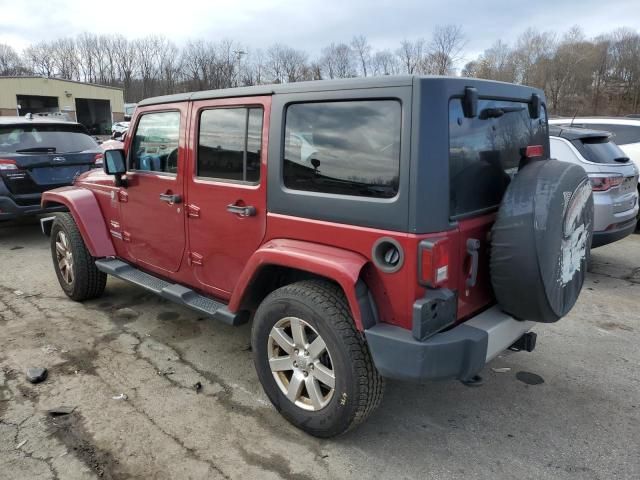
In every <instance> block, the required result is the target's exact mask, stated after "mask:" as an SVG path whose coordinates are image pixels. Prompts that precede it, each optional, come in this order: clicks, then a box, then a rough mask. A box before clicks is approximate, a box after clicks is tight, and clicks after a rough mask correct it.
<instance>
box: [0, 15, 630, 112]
mask: <svg viewBox="0 0 640 480" xmlns="http://www.w3.org/2000/svg"><path fill="white" fill-rule="evenodd" d="M466 49H468V42H467V40H466V36H465V34H464V32H463V29H462V28H461V27H460V26H457V25H445V26H437V27H435V29H434V31H433V33H432V35H431V37H430V38H427V39H425V38H418V39H411V40H407V39H405V40H403V41H401V42H399V46H398V48H396V49H383V50H377V49H374V48H373V46H372V45H371V44H370V43H369V41H368V40H367V38H366V37H365V36H363V35H358V36H354V37H353V38H352V39H351V41H349V42H338V43H336V42H333V43H331V44H329V45H327V46H326V47H324V48H322V50H321V52H320V54H319V55H316V56H311V55H309V53H308V52H306V51H304V50H301V49H296V48H294V47H291V46H288V45H283V44H279V43H276V44H274V45H271V46H270V47H268V48H265V49H259V48H258V49H250V48H249V47H248V46H246V45H244V44H242V43H241V42H237V41H234V40H221V41H207V40H202V39H200V40H192V41H188V42H186V43H185V44H184V45H182V46H178V45H176V44H175V43H174V42H172V41H171V40H170V39H169V38H167V37H166V36H162V35H152V36H148V37H144V38H139V39H127V38H125V37H124V36H122V35H96V34H93V33H88V32H85V33H82V34H80V35H78V36H76V37H65V38H60V39H57V40H53V41H45V42H39V43H35V44H32V45H30V46H28V47H27V48H25V49H24V50H23V51H22V52H20V53H18V52H16V51H15V50H14V49H13V48H11V47H10V46H8V45H3V44H0V75H40V76H45V77H56V78H63V79H69V80H77V81H82V82H88V83H98V84H102V85H110V86H117V87H122V88H124V91H125V100H126V101H127V102H137V101H139V100H141V99H142V98H146V97H150V96H155V95H164V94H171V93H178V92H186V91H191V90H207V89H218V88H228V87H235V86H248V85H259V84H271V83H287V82H298V81H303V80H321V79H333V78H348V77H357V76H362V77H368V76H377V75H398V74H421V75H428V74H434V75H456V74H459V75H462V76H468V77H478V78H486V79H492V80H502V81H506V82H513V83H522V84H526V85H531V86H535V87H539V88H541V89H543V90H544V91H545V93H546V95H547V101H548V106H549V111H550V113H551V114H558V115H574V114H576V113H578V114H582V115H587V114H597V115H604V114H607V115H622V114H627V113H638V112H640V34H638V32H637V31H635V30H631V29H627V28H620V29H617V30H614V31H612V32H610V33H607V34H604V35H600V36H598V37H595V38H587V37H586V36H585V35H584V33H583V32H582V31H581V29H580V28H579V27H573V28H571V29H570V30H568V31H567V32H565V33H563V34H557V33H554V32H548V31H540V30H536V29H528V30H526V31H525V32H523V33H522V34H521V35H520V36H519V37H518V38H517V39H516V41H515V42H513V43H512V44H508V43H505V42H504V41H502V40H497V41H496V42H495V43H494V44H493V45H492V46H491V47H490V48H488V49H487V50H485V51H484V52H483V53H482V54H480V55H479V56H478V57H477V58H475V59H473V60H471V61H467V62H466V63H465V62H464V60H465V58H467V59H468V57H466V55H465V50H466ZM460 67H461V68H460Z"/></svg>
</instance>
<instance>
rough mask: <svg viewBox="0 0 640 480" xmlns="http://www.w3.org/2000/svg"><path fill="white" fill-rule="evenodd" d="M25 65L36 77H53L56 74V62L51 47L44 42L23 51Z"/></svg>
mask: <svg viewBox="0 0 640 480" xmlns="http://www.w3.org/2000/svg"><path fill="white" fill-rule="evenodd" d="M23 55H24V59H25V63H26V64H27V65H28V66H29V68H30V70H31V71H33V72H34V73H35V74H36V75H40V76H43V77H53V76H54V75H55V73H56V60H55V58H54V51H53V46H52V45H51V44H49V43H46V42H40V43H36V44H35V45H31V46H29V47H27V48H26V49H25V50H24V53H23Z"/></svg>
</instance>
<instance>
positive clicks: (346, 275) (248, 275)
mask: <svg viewBox="0 0 640 480" xmlns="http://www.w3.org/2000/svg"><path fill="white" fill-rule="evenodd" d="M366 263H367V259H366V258H365V257H363V256H362V255H360V254H358V253H355V252H351V251H348V250H343V249H341V248H336V247H330V246H327V245H320V244H317V243H311V242H304V241H300V240H286V239H276V240H270V241H269V242H267V243H265V244H264V245H262V246H261V247H260V248H259V249H258V250H257V251H256V252H255V253H254V254H253V255H252V256H251V258H250V259H249V261H248V262H247V265H246V266H245V268H244V270H243V271H242V274H241V275H240V278H239V279H238V283H237V285H236V288H235V289H234V291H233V294H232V296H231V300H230V302H229V310H231V311H232V312H236V311H238V309H239V308H240V302H241V301H242V297H243V296H244V294H245V292H246V291H247V289H248V288H249V286H250V285H251V282H252V281H253V279H254V278H255V277H256V275H257V273H258V272H259V271H260V269H261V268H263V267H265V266H267V265H278V266H282V267H290V268H296V269H298V270H303V271H306V272H310V273H314V274H316V275H320V276H323V277H326V278H329V279H331V280H333V281H335V282H337V283H338V284H339V285H340V286H341V287H342V289H343V290H344V293H345V295H346V297H347V301H348V302H349V306H350V307H351V312H352V313H353V318H354V320H355V323H356V327H357V328H358V329H359V330H363V326H362V315H361V312H360V306H359V304H358V300H357V295H356V282H357V281H358V278H359V276H360V270H362V267H363V266H364V265H365V264H366Z"/></svg>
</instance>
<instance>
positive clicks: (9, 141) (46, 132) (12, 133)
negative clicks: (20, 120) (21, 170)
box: [0, 124, 99, 153]
mask: <svg viewBox="0 0 640 480" xmlns="http://www.w3.org/2000/svg"><path fill="white" fill-rule="evenodd" d="M97 149H99V147H98V144H97V143H96V141H95V140H94V139H93V138H92V137H90V136H89V135H88V134H87V132H86V130H85V129H84V127H82V126H80V125H64V124H63V125H55V124H52V125H47V124H40V125H38V124H27V125H2V126H0V152H5V153H42V152H49V153H75V152H84V151H86V150H97Z"/></svg>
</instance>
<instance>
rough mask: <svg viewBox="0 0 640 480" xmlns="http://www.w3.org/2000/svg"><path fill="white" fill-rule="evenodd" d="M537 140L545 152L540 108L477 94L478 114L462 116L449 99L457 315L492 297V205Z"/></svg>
mask: <svg viewBox="0 0 640 480" xmlns="http://www.w3.org/2000/svg"><path fill="white" fill-rule="evenodd" d="M532 145H540V146H542V148H543V155H542V158H548V157H549V137H548V127H547V119H546V113H545V110H544V108H541V115H540V118H537V119H532V118H531V117H530V116H529V110H528V105H527V103H524V102H516V101H504V100H491V99H480V100H479V101H478V115H477V116H475V117H473V118H467V117H465V116H464V113H463V110H462V100H461V99H460V98H453V99H451V100H450V102H449V180H450V199H449V204H450V212H449V213H450V216H451V219H452V220H455V221H457V225H458V227H457V237H458V240H457V246H456V247H455V248H457V251H458V257H459V258H462V259H464V261H462V262H459V264H458V266H457V267H456V268H459V271H458V272H455V275H453V276H452V278H457V279H458V285H457V288H458V316H459V318H464V317H468V316H470V315H472V314H473V313H475V312H477V311H479V310H481V309H482V308H484V307H486V306H488V305H489V304H491V303H492V302H493V298H494V297H493V292H492V289H491V281H490V277H489V255H490V232H491V227H492V225H493V222H494V221H495V216H496V210H497V207H498V206H499V204H500V202H501V201H502V196H503V195H504V192H505V190H506V189H507V186H508V185H509V183H510V182H511V179H512V178H513V177H514V175H516V173H517V171H518V167H519V165H520V162H521V160H522V158H523V157H522V155H523V152H524V149H526V147H527V146H532Z"/></svg>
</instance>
